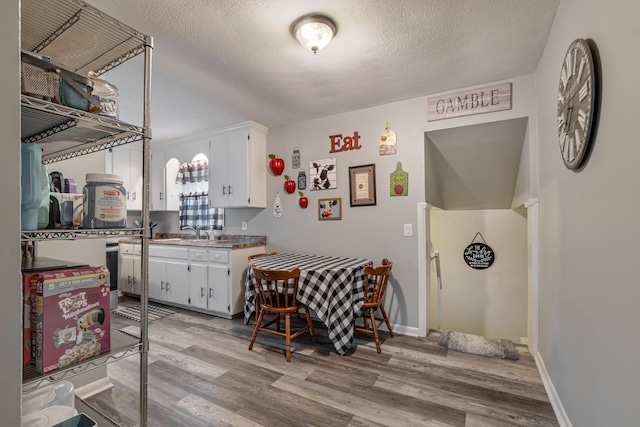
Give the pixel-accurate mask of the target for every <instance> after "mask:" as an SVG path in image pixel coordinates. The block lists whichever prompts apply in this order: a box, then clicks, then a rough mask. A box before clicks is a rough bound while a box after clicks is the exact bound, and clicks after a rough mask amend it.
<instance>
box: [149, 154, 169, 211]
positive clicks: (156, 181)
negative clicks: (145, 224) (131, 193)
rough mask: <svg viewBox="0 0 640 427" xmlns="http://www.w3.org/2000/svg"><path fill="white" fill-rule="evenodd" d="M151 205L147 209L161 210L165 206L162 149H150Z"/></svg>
mask: <svg viewBox="0 0 640 427" xmlns="http://www.w3.org/2000/svg"><path fill="white" fill-rule="evenodd" d="M149 191H150V193H151V205H150V206H149V209H151V210H154V211H161V210H164V209H165V208H166V206H165V200H166V194H167V193H166V192H167V190H166V188H165V179H164V151H151V182H150V190H149Z"/></svg>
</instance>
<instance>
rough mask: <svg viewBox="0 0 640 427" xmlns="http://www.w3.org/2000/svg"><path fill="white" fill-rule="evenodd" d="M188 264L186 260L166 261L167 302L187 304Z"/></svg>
mask: <svg viewBox="0 0 640 427" xmlns="http://www.w3.org/2000/svg"><path fill="white" fill-rule="evenodd" d="M188 268H189V264H188V263H187V262H186V261H170V260H168V261H167V265H166V272H167V275H166V282H165V287H166V291H167V302H173V303H176V304H182V305H189V270H188Z"/></svg>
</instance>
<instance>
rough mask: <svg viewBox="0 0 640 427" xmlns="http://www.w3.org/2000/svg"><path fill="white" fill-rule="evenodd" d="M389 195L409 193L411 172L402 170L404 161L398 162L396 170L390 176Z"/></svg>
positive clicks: (405, 194) (406, 194)
mask: <svg viewBox="0 0 640 427" xmlns="http://www.w3.org/2000/svg"><path fill="white" fill-rule="evenodd" d="M389 195H390V196H408V195H409V174H408V173H407V172H405V171H403V170H402V162H398V164H397V165H396V170H395V171H394V172H391V175H390V176H389Z"/></svg>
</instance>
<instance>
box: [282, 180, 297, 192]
mask: <svg viewBox="0 0 640 427" xmlns="http://www.w3.org/2000/svg"><path fill="white" fill-rule="evenodd" d="M284 179H285V181H284V191H285V192H286V193H287V194H291V193H293V192H294V191H296V182H295V181H294V180H292V179H289V175H285V176H284Z"/></svg>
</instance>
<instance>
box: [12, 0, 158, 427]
mask: <svg viewBox="0 0 640 427" xmlns="http://www.w3.org/2000/svg"><path fill="white" fill-rule="evenodd" d="M21 48H22V49H23V50H27V51H31V52H36V53H38V54H41V55H45V56H48V57H50V58H51V62H52V63H53V64H55V66H57V67H61V68H63V69H66V70H68V71H72V72H75V73H77V74H81V75H86V74H87V73H88V72H89V71H94V72H95V73H96V75H101V74H104V73H105V72H107V71H109V70H110V69H112V68H115V67H117V66H119V65H121V64H123V63H124V62H126V61H127V60H129V59H131V58H133V57H135V56H138V55H144V70H143V74H144V80H143V81H144V83H143V84H144V91H143V93H144V95H143V97H144V99H143V110H144V111H143V125H142V126H135V125H131V124H128V123H124V122H122V121H119V120H114V119H111V118H108V117H104V116H100V115H96V114H91V113H88V112H86V111H80V110H76V109H73V108H70V107H66V106H64V105H60V104H56V103H54V102H51V101H49V100H42V99H38V98H36V97H31V96H26V95H22V96H21V97H20V107H21V143H39V144H40V145H41V147H42V149H43V154H42V158H43V163H44V164H49V163H53V162H57V161H61V160H66V159H70V158H73V157H77V156H82V155H86V154H89V153H93V152H97V151H101V150H106V149H109V148H112V147H116V146H119V145H124V144H129V143H132V142H136V141H142V146H143V168H142V175H143V207H142V212H141V213H142V220H143V221H142V222H143V224H142V227H141V228H127V229H107V230H86V229H73V230H62V229H55V230H37V231H26V230H22V231H21V235H20V238H21V240H22V241H23V242H26V243H27V244H29V243H30V242H31V243H33V244H34V245H35V244H36V243H37V242H38V241H43V240H51V239H53V240H60V241H75V240H78V239H90V238H105V237H131V238H140V239H141V243H142V257H141V259H142V266H141V290H140V311H141V321H140V337H135V336H132V335H129V334H126V333H123V332H120V331H116V330H112V333H111V335H112V345H111V351H109V352H107V353H103V354H100V355H98V356H95V357H93V358H91V359H88V360H86V361H82V362H80V363H78V364H75V365H73V366H70V367H68V368H65V369H61V370H59V371H56V372H54V373H52V374H47V375H40V374H37V373H36V372H35V370H34V369H30V368H29V367H25V368H24V369H23V390H27V389H29V390H32V389H34V388H37V387H39V386H41V385H42V384H43V383H44V382H46V381H52V380H53V381H59V380H61V379H64V378H69V377H71V376H74V375H78V374H81V373H83V372H86V371H89V370H92V369H95V368H97V367H100V366H104V365H106V364H108V363H112V362H116V361H118V360H120V359H122V358H124V357H128V356H131V355H135V354H139V355H140V423H139V425H140V426H146V425H147V362H148V347H149V341H148V301H147V298H148V253H149V251H148V247H149V246H148V245H149V238H150V228H149V227H148V224H149V200H150V199H149V176H150V173H149V168H150V161H151V149H150V148H151V147H150V142H151V127H150V113H149V104H150V91H151V56H152V51H153V38H152V37H151V36H148V35H144V34H142V33H140V32H138V31H136V30H134V29H133V28H131V27H129V26H127V25H125V24H123V23H121V22H119V21H118V20H116V19H114V18H112V17H111V16H109V15H106V14H104V13H102V12H101V11H99V10H98V9H96V8H94V7H92V6H90V5H88V4H86V3H85V2H84V1H81V0H21ZM106 422H107V423H110V424H113V425H116V424H115V423H114V422H113V421H112V420H109V419H107V420H106ZM101 425H102V424H101Z"/></svg>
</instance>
